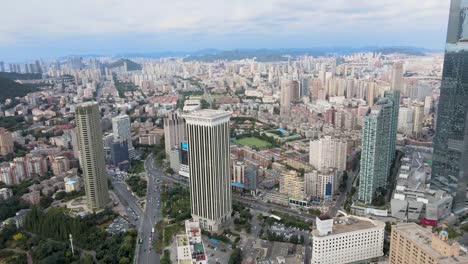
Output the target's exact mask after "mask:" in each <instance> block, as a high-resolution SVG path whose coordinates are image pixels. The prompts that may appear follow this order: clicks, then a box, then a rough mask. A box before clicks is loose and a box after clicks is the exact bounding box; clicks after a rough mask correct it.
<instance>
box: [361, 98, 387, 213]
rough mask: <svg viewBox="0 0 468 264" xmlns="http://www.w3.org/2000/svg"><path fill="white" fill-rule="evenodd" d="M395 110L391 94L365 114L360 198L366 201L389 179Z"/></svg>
mask: <svg viewBox="0 0 468 264" xmlns="http://www.w3.org/2000/svg"><path fill="white" fill-rule="evenodd" d="M393 113H394V108H393V102H392V101H391V100H390V99H389V98H382V99H380V100H379V101H378V102H377V103H376V104H375V105H374V106H373V107H372V108H371V109H370V110H369V111H368V113H367V114H366V116H364V117H363V126H362V131H361V141H362V143H361V144H362V151H361V169H360V172H359V173H360V176H359V196H358V198H359V200H360V201H362V202H364V203H366V204H371V203H372V200H373V198H374V197H375V195H376V191H377V190H378V189H379V188H384V187H385V186H386V183H387V177H388V175H389V169H390V166H391V157H390V153H391V149H392V147H391V146H390V145H391V143H392V136H391V135H390V131H391V128H390V127H391V126H392V125H393V124H392V115H393ZM395 131H396V130H395ZM393 144H394V141H393ZM394 148H395V146H393V149H394Z"/></svg>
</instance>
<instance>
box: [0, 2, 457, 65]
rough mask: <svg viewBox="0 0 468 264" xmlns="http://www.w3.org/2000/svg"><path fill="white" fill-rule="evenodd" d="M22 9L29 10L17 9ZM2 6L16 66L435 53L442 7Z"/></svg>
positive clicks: (0, 35)
mask: <svg viewBox="0 0 468 264" xmlns="http://www.w3.org/2000/svg"><path fill="white" fill-rule="evenodd" d="M25 3H26V4H28V5H29V6H30V7H31V8H28V10H23V9H21V8H19V5H22V4H25ZM5 5H6V6H5V10H22V12H8V13H7V14H5V16H4V20H5V21H9V20H15V21H16V23H14V24H8V25H7V24H5V23H3V24H0V59H1V60H5V61H23V60H28V59H34V58H50V57H61V56H67V55H82V54H102V55H116V54H121V53H125V52H135V53H146V52H161V51H196V50H203V49H209V48H218V49H222V50H232V49H242V48H254V49H255V48H269V49H275V48H310V47H328V46H350V47H363V46H369V45H372V46H413V47H423V48H429V49H436V50H442V49H443V43H444V38H445V34H446V27H445V26H443V25H445V24H446V21H447V18H448V6H449V1H448V0H444V1H437V0H428V1H424V3H420V2H419V1H414V0H412V1H402V0H398V1H389V0H385V1H379V3H373V2H371V1H365V0H356V1H341V0H333V1H331V2H330V1H328V2H327V3H311V2H308V1H301V0H298V1H290V2H288V3H282V2H281V1H267V2H263V1H255V2H252V1H250V2H247V1H237V2H235V3H224V2H223V3H217V2H212V1H209V0H205V1H203V2H201V3H200V2H197V3H191V2H188V1H179V2H178V3H177V4H172V3H171V4H165V3H154V2H153V1H146V0H140V1H138V2H137V3H135V2H129V1H125V2H121V1H119V2H118V3H114V2H113V1H107V2H106V1H100V2H97V3H95V1H93V2H90V1H80V2H75V3H67V4H65V3H62V2H60V1H56V3H55V4H51V5H50V6H54V8H53V9H54V12H48V11H50V10H48V9H47V8H48V6H45V5H42V4H40V3H39V2H37V3H35V2H34V1H27V0H23V1H17V2H9V3H5ZM142 7H145V8H142ZM71 10H73V11H71ZM45 14H47V16H46V15H45ZM311 18H313V19H311ZM357 29H359V30H357ZM382 29H383V30H382ZM83 39H86V41H83Z"/></svg>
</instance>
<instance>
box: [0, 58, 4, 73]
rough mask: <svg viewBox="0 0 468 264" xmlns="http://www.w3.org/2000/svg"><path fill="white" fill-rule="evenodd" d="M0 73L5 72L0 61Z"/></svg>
mask: <svg viewBox="0 0 468 264" xmlns="http://www.w3.org/2000/svg"><path fill="white" fill-rule="evenodd" d="M0 72H5V63H4V62H3V61H0Z"/></svg>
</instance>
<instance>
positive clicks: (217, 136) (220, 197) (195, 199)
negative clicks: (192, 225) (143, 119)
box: [183, 110, 232, 232]
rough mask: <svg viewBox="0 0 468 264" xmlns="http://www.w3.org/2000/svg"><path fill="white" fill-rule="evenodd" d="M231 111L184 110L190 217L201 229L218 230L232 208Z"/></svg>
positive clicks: (228, 217) (226, 219)
mask: <svg viewBox="0 0 468 264" xmlns="http://www.w3.org/2000/svg"><path fill="white" fill-rule="evenodd" d="M230 116H231V114H230V113H229V112H225V111H218V110H200V111H196V112H192V113H190V114H186V115H184V116H183V117H184V118H185V121H186V128H187V139H188V142H187V143H188V161H189V170H190V199H191V206H192V217H193V218H194V219H195V220H196V221H199V222H200V225H201V227H202V228H203V229H206V230H208V231H215V232H217V231H218V230H219V229H220V228H221V227H222V226H223V225H224V224H226V223H227V222H228V221H229V219H230V217H231V211H232V191H231V166H230V153H229V150H230V144H229V135H230V128H229V127H230V126H229V118H230Z"/></svg>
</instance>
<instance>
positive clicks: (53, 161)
mask: <svg viewBox="0 0 468 264" xmlns="http://www.w3.org/2000/svg"><path fill="white" fill-rule="evenodd" d="M49 161H50V166H51V168H52V173H53V174H54V176H59V175H63V174H65V173H66V172H67V171H68V170H69V169H70V161H69V160H68V158H67V157H65V156H51V157H49Z"/></svg>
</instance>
